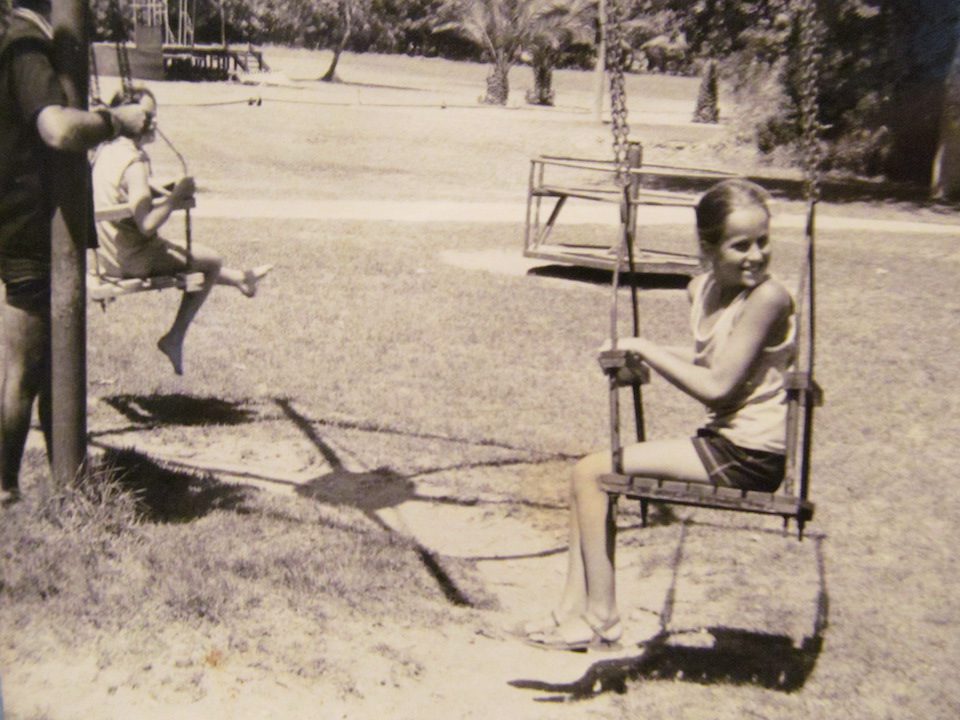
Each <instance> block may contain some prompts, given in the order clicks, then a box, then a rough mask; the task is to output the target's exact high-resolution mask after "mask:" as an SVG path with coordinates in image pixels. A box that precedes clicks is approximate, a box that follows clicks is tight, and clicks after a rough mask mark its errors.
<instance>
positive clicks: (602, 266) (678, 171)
mask: <svg viewBox="0 0 960 720" xmlns="http://www.w3.org/2000/svg"><path fill="white" fill-rule="evenodd" d="M633 144H634V146H635V148H636V151H635V152H634V153H633V154H632V155H631V162H630V166H629V167H628V168H626V172H627V174H628V175H629V177H631V178H633V179H635V180H636V181H637V182H631V183H628V188H629V197H628V199H627V204H628V206H629V207H630V209H631V210H633V212H629V213H627V215H628V217H629V222H630V223H631V225H630V234H631V236H632V237H636V232H637V228H636V224H637V219H638V216H642V215H643V208H644V207H647V208H651V207H675V208H693V206H694V204H695V203H696V197H697V196H696V195H694V194H691V193H681V192H672V191H668V190H660V189H656V188H654V187H646V185H647V181H650V180H655V179H656V178H657V177H664V176H678V175H682V176H684V177H694V178H703V179H708V180H721V179H723V178H725V177H732V176H731V175H730V174H729V173H724V172H719V171H713V170H702V169H695V168H675V167H670V166H666V165H643V164H642V155H643V153H642V148H641V147H640V145H639V143H633ZM650 184H651V185H652V184H653V183H650ZM570 200H574V201H578V202H579V201H588V202H591V203H604V204H608V205H613V206H616V207H620V206H622V205H623V202H624V194H623V189H622V188H621V186H620V185H618V184H617V167H616V165H615V163H614V162H613V161H610V160H586V159H582V158H568V157H557V156H552V155H541V156H540V157H536V158H533V159H532V160H531V161H530V178H529V183H528V187H527V217H526V227H525V231H524V242H523V254H524V255H525V256H526V257H529V258H535V259H538V260H549V261H551V262H557V263H563V264H569V265H575V266H582V267H589V268H594V269H598V270H613V269H614V268H615V267H617V263H618V260H617V257H618V253H617V249H618V246H619V242H620V241H619V237H614V238H613V241H612V242H610V241H609V240H608V241H606V242H604V241H591V240H590V239H589V238H583V237H580V236H574V237H571V236H569V235H568V236H565V237H562V238H558V237H557V236H555V235H554V230H555V229H556V223H557V219H558V218H559V216H560V212H561V210H563V208H564V207H565V206H566V205H567V203H568V202H569V201H570ZM613 209H614V208H611V210H613ZM621 212H622V211H621ZM621 220H623V218H621ZM640 220H641V222H642V220H643V218H642V217H640ZM634 250H635V255H634V257H633V268H632V269H633V270H634V271H636V272H639V273H643V274H658V275H686V276H692V275H694V274H696V273H697V272H698V270H699V267H700V260H699V257H698V255H697V254H696V253H695V252H690V250H689V249H688V250H687V251H684V250H681V249H677V248H675V247H669V246H661V247H654V246H652V245H651V244H649V243H645V244H644V245H643V246H639V245H638V246H637V247H635V248H634ZM619 263H620V265H619V269H620V270H621V271H622V272H629V271H630V269H631V268H629V267H628V266H627V258H626V257H621V258H620V260H619Z"/></svg>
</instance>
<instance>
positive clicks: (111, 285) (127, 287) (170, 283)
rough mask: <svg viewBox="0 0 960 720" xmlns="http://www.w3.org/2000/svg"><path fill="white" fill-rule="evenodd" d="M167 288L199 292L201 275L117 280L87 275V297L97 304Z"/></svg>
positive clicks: (103, 276)
mask: <svg viewBox="0 0 960 720" xmlns="http://www.w3.org/2000/svg"><path fill="white" fill-rule="evenodd" d="M169 288H176V289H177V290H182V291H184V292H199V291H200V290H201V289H202V288H203V273H201V272H192V273H177V274H176V275H156V276H153V277H146V278H118V277H111V276H109V275H100V276H97V275H96V274H94V273H87V297H88V298H90V299H91V300H96V301H97V302H110V301H111V300H116V299H117V298H118V297H121V296H123V295H132V294H133V293H139V292H147V291H149V290H167V289H169Z"/></svg>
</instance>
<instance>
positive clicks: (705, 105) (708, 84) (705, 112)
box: [693, 60, 720, 123]
mask: <svg viewBox="0 0 960 720" xmlns="http://www.w3.org/2000/svg"><path fill="white" fill-rule="evenodd" d="M719 119H720V108H719V106H718V105H717V66H716V63H714V62H713V61H712V60H711V61H710V62H708V63H707V66H706V68H705V69H704V72H703V79H702V80H701V81H700V91H699V92H698V93H697V107H696V109H695V110H694V111H693V121H694V122H696V123H715V122H717V121H718V120H719Z"/></svg>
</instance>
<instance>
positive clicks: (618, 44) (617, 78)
mask: <svg viewBox="0 0 960 720" xmlns="http://www.w3.org/2000/svg"><path fill="white" fill-rule="evenodd" d="M606 12H607V26H606V27H605V28H604V32H605V33H606V34H607V37H606V57H605V58H604V63H605V65H606V69H607V71H608V72H609V73H610V121H611V125H612V131H613V158H614V165H615V166H616V172H617V184H618V185H620V186H621V187H622V186H625V185H626V184H627V183H628V182H629V172H628V168H627V138H628V136H629V135H630V126H629V125H628V124H627V94H626V92H625V90H624V83H623V71H624V67H625V65H626V60H627V51H626V40H625V38H624V32H623V21H624V19H625V18H624V16H625V9H624V7H623V0H608V6H607V9H606Z"/></svg>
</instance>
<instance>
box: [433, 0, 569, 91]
mask: <svg viewBox="0 0 960 720" xmlns="http://www.w3.org/2000/svg"><path fill="white" fill-rule="evenodd" d="M569 1H570V0H447V3H446V5H445V6H444V9H443V11H442V14H441V18H442V20H441V22H440V23H439V24H438V25H437V27H436V28H435V31H436V32H443V31H451V32H455V33H457V34H458V35H460V36H462V37H464V38H466V39H467V40H469V41H470V42H472V43H474V44H476V45H477V46H478V47H480V48H482V49H483V51H484V55H485V56H486V57H487V59H489V60H490V61H491V63H492V67H491V68H490V73H489V74H488V75H487V91H486V94H485V95H484V97H483V99H482V101H483V102H485V103H489V104H491V105H505V104H506V102H507V96H508V95H509V93H510V80H509V74H510V68H511V67H513V66H514V65H515V64H516V63H517V61H518V60H519V59H520V53H521V52H522V51H523V50H524V49H525V48H528V47H529V48H532V47H533V38H534V37H535V36H536V35H537V33H538V32H540V31H541V28H542V27H543V22H544V19H545V18H546V17H547V16H550V15H551V14H555V13H561V12H563V11H562V10H560V9H558V8H562V7H563V6H564V5H565V4H568V3H569Z"/></svg>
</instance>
